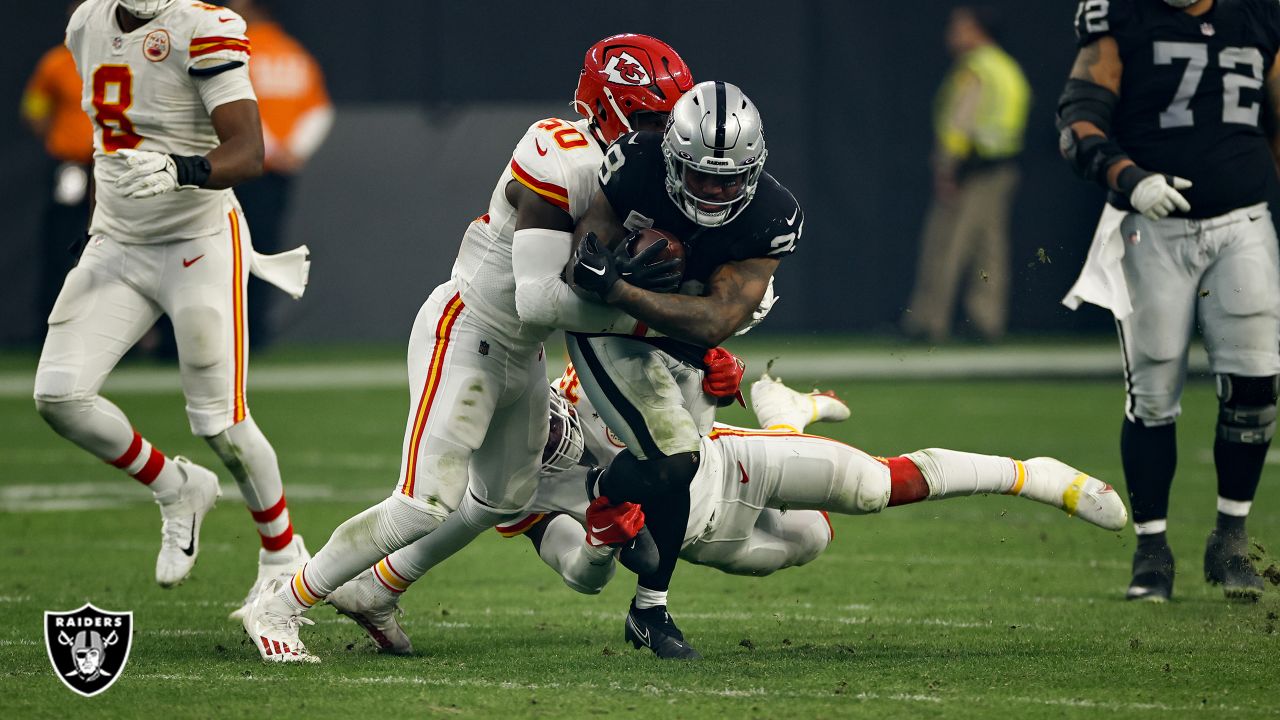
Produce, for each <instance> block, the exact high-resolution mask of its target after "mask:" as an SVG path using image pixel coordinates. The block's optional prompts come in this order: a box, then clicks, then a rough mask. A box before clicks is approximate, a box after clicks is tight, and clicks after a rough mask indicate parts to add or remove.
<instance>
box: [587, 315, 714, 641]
mask: <svg viewBox="0 0 1280 720" xmlns="http://www.w3.org/2000/svg"><path fill="white" fill-rule="evenodd" d="M567 344H568V348H569V356H570V358H571V359H572V361H573V365H574V368H575V369H576V370H577V372H578V377H579V379H580V380H581V382H582V389H583V392H586V393H587V396H588V397H589V398H590V399H591V403H592V405H593V406H594V407H595V408H596V412H598V413H599V414H600V417H601V418H602V419H603V420H604V421H605V424H606V425H608V426H609V428H610V429H611V430H613V431H614V433H615V434H616V435H617V436H618V437H619V439H621V440H622V442H623V443H624V444H625V445H626V446H627V448H628V449H627V450H624V451H623V452H621V453H619V454H618V455H617V456H616V457H615V458H614V459H613V461H612V462H611V463H610V464H609V467H608V469H607V470H606V471H605V472H604V474H603V475H602V476H600V478H599V480H598V481H597V484H596V487H595V489H594V493H595V494H596V495H603V496H605V497H608V498H609V500H610V501H612V502H615V503H616V502H635V503H639V504H640V505H642V506H643V507H644V510H645V524H646V526H647V527H648V528H649V531H650V533H651V534H652V535H653V539H654V542H655V543H656V544H657V546H658V553H659V563H658V569H657V570H656V571H655V572H652V573H646V574H644V575H642V576H641V577H640V579H639V584H638V586H637V589H636V599H635V601H634V603H633V612H632V615H633V616H634V615H636V611H640V612H641V613H642V614H643V612H644V611H648V610H652V611H653V612H654V613H655V615H656V613H658V612H659V609H660V612H661V619H662V623H661V624H662V625H663V627H665V626H666V625H668V624H670V618H669V616H668V615H667V613H666V604H667V590H668V589H669V587H670V584H671V576H672V574H673V573H674V572H675V565H676V560H677V559H678V557H679V553H680V546H681V545H682V544H683V542H684V531H685V527H686V525H687V524H688V519H689V483H690V482H691V481H692V480H693V477H694V475H695V474H696V473H697V471H698V449H699V444H700V438H699V436H698V428H697V424H696V423H695V421H694V419H693V417H692V416H691V415H690V414H689V412H688V411H687V410H685V408H684V407H683V403H684V395H683V393H682V391H681V388H680V386H679V384H678V383H677V382H676V380H675V378H674V376H673V375H672V373H671V370H670V368H669V367H668V364H667V363H668V362H669V361H670V358H668V357H667V356H665V355H663V354H660V353H658V352H656V351H655V350H654V349H653V348H652V347H650V346H647V345H645V344H644V343H640V342H638V341H634V340H631V339H628V338H618V337H589V336H578V335H573V334H570V335H568V336H567ZM670 628H671V629H672V630H673V631H674V633H673V634H672V637H673V638H676V639H675V640H674V642H673V643H672V644H671V645H670V648H669V649H670V651H671V653H672V655H671V656H672V657H688V656H689V655H688V654H687V653H688V652H689V651H692V648H690V647H689V646H688V645H686V644H685V643H684V639H683V636H682V635H679V636H678V638H677V637H676V634H678V632H679V631H678V630H676V629H675V626H674V624H670ZM628 632H631V629H630V626H628ZM654 632H658V631H657V630H655V631H654ZM650 647H651V648H653V647H655V646H654V645H650ZM655 652H657V650H655ZM663 652H666V651H665V650H664V651H663ZM660 654H661V653H660ZM693 655H694V656H696V651H695V652H693Z"/></svg>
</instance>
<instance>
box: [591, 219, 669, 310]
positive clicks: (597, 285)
mask: <svg viewBox="0 0 1280 720" xmlns="http://www.w3.org/2000/svg"><path fill="white" fill-rule="evenodd" d="M627 245H628V243H627V242H626V241H625V239H624V241H623V242H619V243H618V246H617V247H615V248H614V249H613V250H612V251H610V250H609V249H607V248H603V247H601V246H600V241H599V239H598V238H597V237H596V234H595V233H587V234H586V237H584V238H583V239H582V244H581V245H579V246H578V257H577V259H576V260H575V261H574V263H573V282H574V284H575V285H577V286H578V287H580V288H582V289H583V290H586V291H587V292H591V293H595V294H596V295H598V296H600V298H601V299H603V298H607V297H608V296H609V291H610V290H612V289H613V286H614V284H615V283H617V282H618V281H619V280H626V281H627V282H628V283H630V284H632V285H634V286H636V287H638V288H641V289H643V290H650V291H652V292H672V291H674V290H675V289H676V288H677V287H679V286H680V273H677V272H673V271H674V270H675V268H676V267H677V266H678V265H679V264H680V261H679V260H675V259H672V260H664V261H662V262H656V263H652V264H648V263H649V261H650V260H652V259H653V257H654V256H656V255H657V254H659V253H661V252H662V251H663V249H665V248H666V246H667V243H666V241H665V240H663V241H662V242H661V243H654V244H653V245H652V246H650V247H647V248H645V249H644V250H642V251H641V252H639V253H637V254H636V256H635V257H627Z"/></svg>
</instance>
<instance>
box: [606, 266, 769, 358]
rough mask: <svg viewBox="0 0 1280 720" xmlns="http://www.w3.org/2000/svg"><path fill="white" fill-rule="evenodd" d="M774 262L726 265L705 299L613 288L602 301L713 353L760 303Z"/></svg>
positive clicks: (713, 276) (624, 284)
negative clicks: (714, 348) (711, 350)
mask: <svg viewBox="0 0 1280 720" xmlns="http://www.w3.org/2000/svg"><path fill="white" fill-rule="evenodd" d="M777 267H778V260H777V259H776V258H769V257H758V258H748V259H746V260H735V261H733V262H727V263H725V264H723V265H721V266H720V267H718V268H716V270H715V272H713V273H712V274H711V278H710V280H709V281H708V283H707V292H706V294H705V295H696V296H695V295H677V294H674V293H655V292H649V291H647V290H642V289H640V288H638V287H635V286H634V285H631V284H630V283H627V282H617V283H614V285H613V287H612V288H611V289H610V290H609V293H608V294H607V295H606V296H605V300H606V301H607V302H608V303H609V304H610V305H613V306H614V307H616V308H619V309H621V310H623V311H625V312H626V313H627V314H628V315H630V316H631V317H634V318H635V319H637V320H639V321H640V322H643V323H647V324H648V325H649V327H652V328H653V329H655V330H657V331H659V332H661V333H663V334H664V335H666V336H668V337H672V338H675V339H677V340H683V341H684V342H688V343H693V344H694V345H698V346H700V347H706V348H711V347H715V346H717V345H720V344H721V343H723V342H724V341H725V340H727V339H729V338H730V337H731V336H732V335H733V333H734V331H735V330H737V329H738V328H739V327H742V325H743V324H744V323H746V322H747V320H748V319H750V317H751V314H752V313H753V312H755V310H756V308H757V307H758V306H759V305H760V301H761V299H762V298H764V295H765V291H766V290H767V289H768V287H769V279H770V278H772V277H773V272H774V270H776V269H777Z"/></svg>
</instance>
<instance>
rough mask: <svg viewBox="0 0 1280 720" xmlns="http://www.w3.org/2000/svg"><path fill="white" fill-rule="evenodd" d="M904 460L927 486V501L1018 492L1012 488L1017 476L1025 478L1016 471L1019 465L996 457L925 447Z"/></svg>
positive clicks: (1022, 472)
mask: <svg viewBox="0 0 1280 720" xmlns="http://www.w3.org/2000/svg"><path fill="white" fill-rule="evenodd" d="M906 457H908V458H910V459H911V462H913V463H915V464H916V467H918V468H920V474H921V475H923V476H924V481H925V483H926V484H928V486H929V498H928V499H930V500H941V499H943V498H949V497H957V496H962V495H977V494H980V493H1007V492H1009V491H1011V490H1020V489H1021V488H1016V489H1015V487H1014V486H1015V484H1016V483H1017V482H1018V479H1019V477H1022V478H1023V479H1024V480H1025V477H1026V475H1025V473H1026V471H1025V470H1021V471H1020V470H1019V466H1020V463H1015V462H1014V461H1013V460H1012V459H1011V458H1007V457H999V456H996V455H979V454H977V453H967V452H960V451H959V450H944V449H940V448H929V449H927V450H917V451H916V452H913V453H908V454H907V455H906Z"/></svg>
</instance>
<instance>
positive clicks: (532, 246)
mask: <svg viewBox="0 0 1280 720" xmlns="http://www.w3.org/2000/svg"><path fill="white" fill-rule="evenodd" d="M572 244H573V236H572V235H570V234H569V233H567V232H563V231H559V230H546V229H542V228H528V229H525V230H517V231H516V233H515V237H514V238H513V239H512V246H511V267H512V270H513V271H514V274H515V280H516V313H517V314H518V315H519V316H520V321H521V322H524V323H529V324H532V325H541V326H544V327H553V328H558V329H560V330H570V331H573V332H616V330H614V329H613V328H615V327H616V326H618V325H619V324H620V322H621V321H622V319H623V318H625V317H626V316H625V315H623V313H621V312H619V311H618V310H615V309H613V308H611V307H609V306H607V305H601V304H598V303H594V302H591V301H589V300H584V299H582V298H580V297H578V296H577V295H576V294H575V293H574V292H573V291H572V290H571V289H570V288H569V286H568V285H567V284H565V282H564V280H562V279H561V273H563V272H564V268H565V266H566V265H568V264H569V255H570V253H571V250H570V248H571V246H572Z"/></svg>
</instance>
